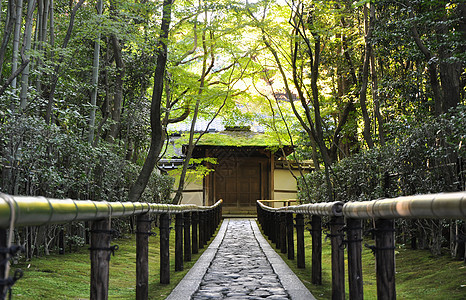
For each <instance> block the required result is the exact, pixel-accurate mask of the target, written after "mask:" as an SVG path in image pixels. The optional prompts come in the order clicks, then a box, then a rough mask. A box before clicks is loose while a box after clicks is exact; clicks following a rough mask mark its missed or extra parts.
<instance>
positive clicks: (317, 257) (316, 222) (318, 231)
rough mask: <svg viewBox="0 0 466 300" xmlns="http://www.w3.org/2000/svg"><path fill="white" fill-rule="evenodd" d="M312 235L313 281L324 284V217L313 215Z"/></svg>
mask: <svg viewBox="0 0 466 300" xmlns="http://www.w3.org/2000/svg"><path fill="white" fill-rule="evenodd" d="M311 227H312V229H311V236H312V264H311V268H312V270H311V281H312V283H313V284H318V285H321V284H322V218H321V217H320V216H317V215H313V216H312V219H311Z"/></svg>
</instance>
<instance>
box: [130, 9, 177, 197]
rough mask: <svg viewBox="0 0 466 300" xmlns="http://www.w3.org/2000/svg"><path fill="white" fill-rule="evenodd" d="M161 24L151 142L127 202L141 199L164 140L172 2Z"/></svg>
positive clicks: (151, 118)
mask: <svg viewBox="0 0 466 300" xmlns="http://www.w3.org/2000/svg"><path fill="white" fill-rule="evenodd" d="M162 11H163V13H162V23H161V25H160V37H159V45H158V48H157V66H156V68H155V73H154V87H153V92H152V102H151V109H150V120H151V142H150V148H149V152H148V153H147V157H146V159H145V161H144V165H143V166H142V170H141V172H140V173H139V176H138V178H137V179H136V182H135V183H134V184H133V186H132V187H131V189H130V191H129V194H128V199H129V201H137V200H139V198H140V197H141V195H142V193H143V192H144V189H145V188H146V185H147V182H148V181H149V178H150V175H151V174H152V171H153V170H154V167H155V165H156V163H157V161H158V156H159V154H160V151H161V149H162V145H163V142H164V140H165V136H164V132H163V129H162V121H161V116H162V110H161V105H162V95H163V79H164V74H165V67H166V64H167V40H168V34H169V28H170V21H171V11H172V1H171V0H164V1H163V6H162Z"/></svg>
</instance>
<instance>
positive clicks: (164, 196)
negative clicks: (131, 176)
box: [143, 172, 175, 203]
mask: <svg viewBox="0 0 466 300" xmlns="http://www.w3.org/2000/svg"><path fill="white" fill-rule="evenodd" d="M154 173H155V172H154ZM174 183H175V178H174V177H172V176H168V175H164V174H152V176H151V178H150V179H149V184H148V186H147V188H146V190H145V191H144V194H143V198H144V199H146V201H147V200H149V201H148V202H154V203H171V193H172V192H173V184H174Z"/></svg>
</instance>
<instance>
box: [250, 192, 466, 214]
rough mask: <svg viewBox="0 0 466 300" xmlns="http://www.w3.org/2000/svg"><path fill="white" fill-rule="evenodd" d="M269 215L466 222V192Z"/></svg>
mask: <svg viewBox="0 0 466 300" xmlns="http://www.w3.org/2000/svg"><path fill="white" fill-rule="evenodd" d="M257 202H258V204H259V206H260V207H261V208H262V209H264V210H267V211H271V212H292V213H301V214H308V215H318V216H336V217H338V216H345V217H347V218H352V219H372V218H378V219H396V218H432V219H466V192H457V193H440V194H426V195H414V196H403V197H398V198H393V199H379V200H372V201H361V202H347V203H343V202H327V203H312V204H302V205H293V206H287V207H280V208H272V207H269V206H266V205H264V204H263V203H261V201H260V200H258V201H257Z"/></svg>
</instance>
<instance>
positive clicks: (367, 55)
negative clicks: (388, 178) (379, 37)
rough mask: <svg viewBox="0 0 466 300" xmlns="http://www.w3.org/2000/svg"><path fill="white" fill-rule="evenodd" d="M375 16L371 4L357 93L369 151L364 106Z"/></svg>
mask: <svg viewBox="0 0 466 300" xmlns="http://www.w3.org/2000/svg"><path fill="white" fill-rule="evenodd" d="M367 14H368V12H367V6H364V18H365V19H366V20H367V18H368V16H367ZM374 16H375V6H374V5H373V4H371V7H370V16H369V22H368V26H367V29H366V38H365V40H366V47H365V50H364V52H365V53H364V64H363V68H362V69H363V70H362V78H361V79H362V80H361V90H360V92H359V104H360V106H361V112H362V118H363V120H364V131H363V135H364V139H365V140H366V143H367V146H368V147H369V149H372V148H374V141H373V139H372V134H371V119H370V117H369V113H368V111H367V106H366V99H367V84H368V81H369V64H370V57H371V55H372V46H371V44H370V43H371V41H370V39H371V36H372V19H373V18H374Z"/></svg>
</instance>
